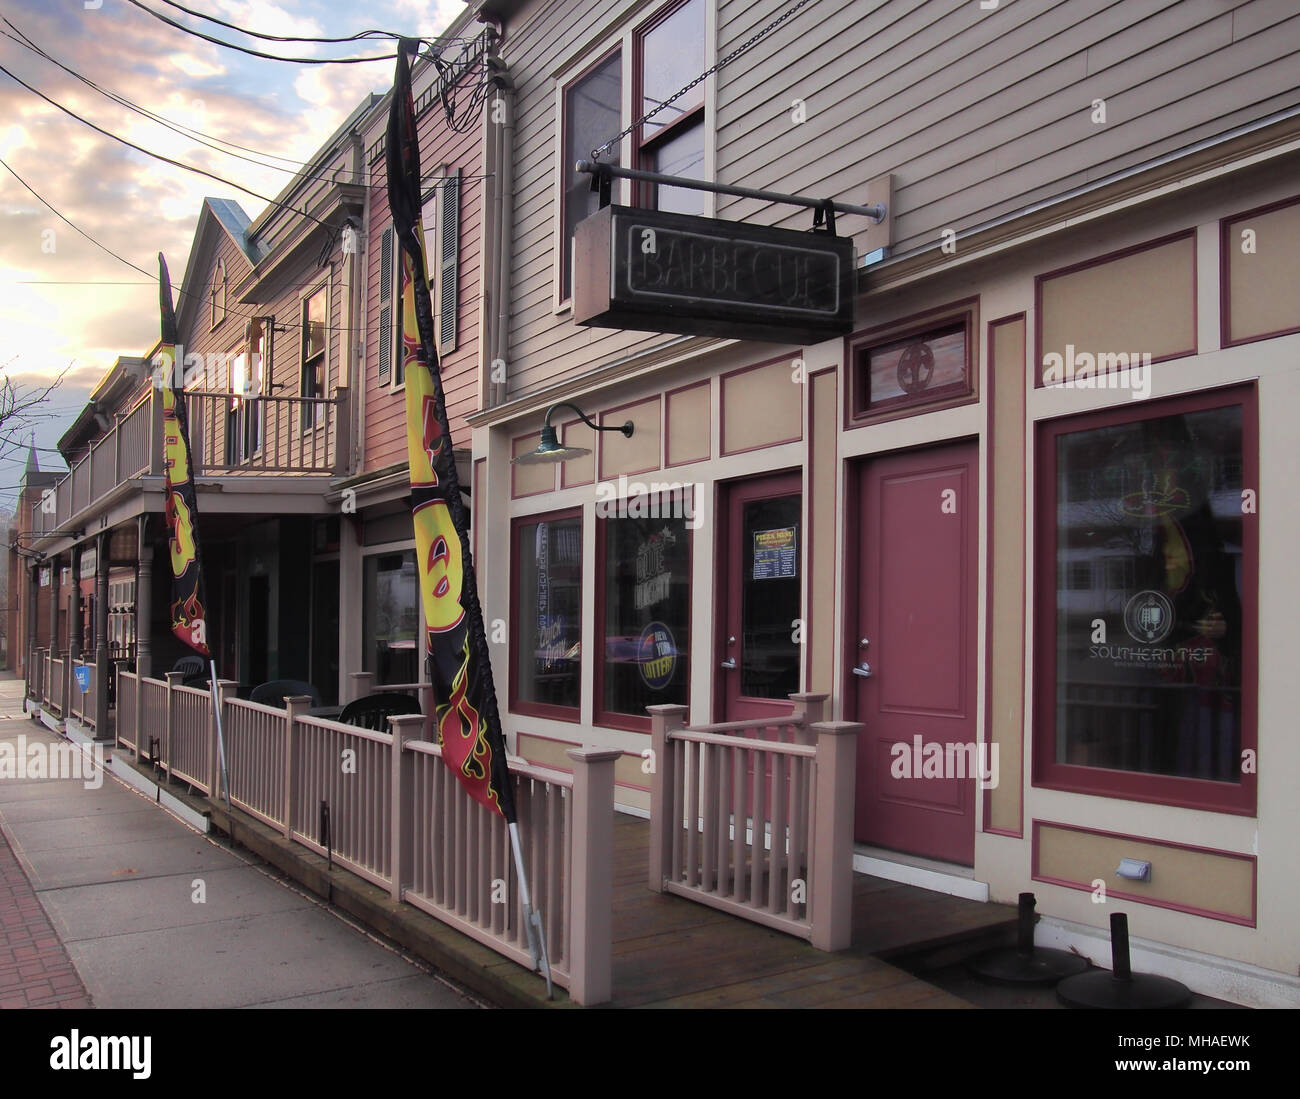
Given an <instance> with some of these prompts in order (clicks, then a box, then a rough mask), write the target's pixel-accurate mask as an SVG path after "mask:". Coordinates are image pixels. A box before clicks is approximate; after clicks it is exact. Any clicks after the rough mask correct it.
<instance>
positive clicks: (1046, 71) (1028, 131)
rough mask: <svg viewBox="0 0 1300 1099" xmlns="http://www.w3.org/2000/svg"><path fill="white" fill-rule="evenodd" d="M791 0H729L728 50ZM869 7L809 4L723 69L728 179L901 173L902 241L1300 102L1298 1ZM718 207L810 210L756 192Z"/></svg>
mask: <svg viewBox="0 0 1300 1099" xmlns="http://www.w3.org/2000/svg"><path fill="white" fill-rule="evenodd" d="M778 7H779V5H771V6H769V5H766V4H764V5H748V4H736V3H729V4H724V5H723V7H722V10H721V13H720V16H719V26H720V32H719V39H720V40H719V51H720V52H725V51H726V50H727V49H728V48H731V47H732V46H733V45H734V44H735V43H736V42H737V41H738V40H740V39H741V38H742V37H743V35H744V33H746V32H748V31H749V29H750V28H752V27H753V26H754V25H755V23H756V22H757V21H758V20H756V18H755V17H756V16H759V17H760V18H762V17H767V16H769V15H771V14H773V13H774V12H775V11H776V10H777V8H778ZM850 9H852V11H850ZM870 10H871V9H870V8H869V6H867V5H858V4H851V5H848V6H847V7H846V8H845V9H841V10H840V11H837V12H832V13H827V17H826V18H825V19H823V20H822V21H820V22H819V23H814V22H808V23H800V20H801V19H802V15H801V16H797V17H795V19H794V20H792V21H791V23H790V24H788V26H790V27H791V28H792V30H793V29H795V24H799V26H798V28H797V29H798V30H799V32H800V33H799V34H798V35H795V34H793V33H791V34H789V35H786V36H785V37H784V38H783V39H782V38H780V37H779V36H780V35H781V31H779V30H778V31H777V32H775V33H774V35H773V36H772V37H771V38H770V39H769V40H768V41H766V42H763V43H760V44H759V45H758V46H757V47H755V49H754V50H752V51H751V53H750V54H749V55H748V57H749V61H748V63H747V64H745V65H737V66H735V67H734V68H729V69H727V70H725V71H724V72H723V74H721V77H720V81H719V90H718V117H717V123H718V165H719V166H718V176H719V178H720V179H721V180H723V181H726V182H742V183H746V184H748V185H751V186H754V185H757V186H763V187H770V188H772V189H776V190H784V191H795V192H804V193H811V194H818V195H820V194H826V195H832V196H848V195H851V194H852V193H853V192H854V191H855V190H860V189H861V187H862V185H863V184H865V182H866V181H867V180H868V179H870V178H871V177H873V176H874V175H878V174H882V173H884V172H894V173H895V176H896V179H895V218H896V223H895V225H896V232H895V238H896V246H895V247H896V250H898V251H906V250H908V249H909V248H911V247H915V246H917V245H920V244H924V243H926V242H927V241H930V240H933V239H937V238H938V236H939V231H940V230H941V229H943V228H955V229H958V230H960V229H962V228H964V227H968V226H971V225H974V224H977V223H979V222H981V221H984V220H987V219H989V218H991V217H995V216H998V215H1000V214H1003V213H1007V212H1010V211H1013V210H1015V209H1017V208H1019V207H1022V206H1024V205H1027V204H1029V203H1031V202H1033V201H1037V200H1039V199H1042V198H1046V197H1049V196H1051V195H1053V194H1056V193H1059V192H1060V191H1062V190H1065V189H1067V188H1069V187H1070V186H1074V185H1078V184H1081V183H1084V182H1087V181H1089V180H1091V179H1096V178H1099V177H1101V176H1104V175H1107V174H1109V173H1111V172H1113V171H1116V170H1119V169H1121V168H1124V167H1128V166H1130V165H1132V164H1135V163H1139V162H1141V161H1143V160H1146V159H1149V158H1151V157H1153V156H1156V155H1159V154H1160V153H1162V152H1167V151H1170V150H1172V149H1175V148H1177V147H1179V146H1181V145H1186V144H1188V143H1190V142H1192V141H1195V140H1197V139H1199V138H1201V137H1206V136H1210V135H1211V134H1213V133H1216V132H1221V131H1222V130H1223V129H1225V128H1226V127H1227V126H1228V125H1231V120H1245V119H1246V118H1249V117H1258V116H1260V115H1261V114H1263V113H1265V111H1264V110H1263V109H1261V106H1262V105H1267V107H1268V108H1270V109H1271V108H1273V107H1277V106H1284V105H1290V104H1294V103H1295V102H1296V101H1298V100H1300V93H1296V92H1295V91H1294V87H1293V85H1294V79H1293V76H1292V75H1291V74H1292V73H1293V71H1294V63H1295V54H1296V52H1297V49H1298V48H1300V16H1296V15H1293V19H1291V20H1288V21H1287V23H1288V24H1289V25H1287V26H1284V27H1282V28H1279V27H1277V23H1278V21H1279V20H1280V19H1282V18H1283V17H1284V15H1286V14H1293V13H1286V12H1284V11H1283V10H1282V6H1281V5H1279V4H1276V3H1263V2H1261V3H1248V4H1246V6H1245V8H1242V7H1240V6H1238V7H1237V8H1230V7H1228V6H1227V5H1225V4H1223V3H1222V2H1218V0H1186V2H1183V3H1170V2H1169V0H1125V2H1123V3H1113V4H1107V5H1106V6H1105V7H1104V8H1103V9H1102V10H1100V11H1097V10H1096V6H1095V5H1080V4H1060V3H1051V2H1049V0H1017V3H1015V4H1011V5H1007V6H1006V8H1005V10H1003V11H999V12H997V13H993V14H985V13H981V12H980V11H979V9H978V6H977V5H972V4H961V5H953V4H947V3H935V2H933V0H932V2H928V3H922V4H908V5H898V4H890V5H888V8H887V9H886V10H882V11H878V12H873V13H872V14H871V15H870V18H865V17H863V15H864V12H869V11H870ZM1246 11H1249V12H1250V16H1249V18H1243V15H1244V13H1245V12H1246ZM733 12H735V13H736V14H735V15H734V18H733ZM854 13H856V14H857V16H858V18H856V19H855V18H853V14H854ZM936 15H937V16H938V17H937V18H936ZM733 23H734V24H735V27H733ZM736 28H739V31H738V30H737V29H736ZM1264 28H1272V29H1269V30H1268V32H1267V33H1260V31H1262V30H1263V29H1264ZM795 96H798V97H799V98H801V99H803V100H804V101H805V103H806V105H807V110H808V121H807V122H805V123H804V124H802V125H793V124H792V123H791V120H790V109H791V104H792V101H793V99H794V97H795ZM1097 97H1103V98H1105V99H1106V102H1107V114H1108V122H1107V123H1106V124H1105V125H1101V126H1099V125H1096V124H1094V123H1092V122H1091V120H1090V117H1089V116H1090V109H1091V102H1092V100H1093V99H1094V98H1097ZM791 166H794V167H795V170H793V171H792V170H791ZM718 209H719V214H720V216H724V217H728V218H735V219H738V220H739V219H753V220H759V221H764V222H769V223H774V224H786V225H795V226H797V225H798V224H801V223H802V222H803V221H805V220H806V219H807V215H806V213H803V212H801V211H798V210H787V209H785V208H772V207H767V206H766V205H765V204H763V203H760V202H757V201H754V200H747V199H746V200H720V202H719V207H718ZM846 228H849V229H850V230H851V229H852V228H854V226H853V225H852V224H850V225H848V226H846Z"/></svg>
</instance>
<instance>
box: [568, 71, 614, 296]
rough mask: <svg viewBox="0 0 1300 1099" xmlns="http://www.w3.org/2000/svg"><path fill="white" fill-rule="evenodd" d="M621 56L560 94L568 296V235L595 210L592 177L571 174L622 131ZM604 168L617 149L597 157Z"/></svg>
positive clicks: (596, 201) (570, 270) (570, 237)
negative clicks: (598, 148) (562, 97)
mask: <svg viewBox="0 0 1300 1099" xmlns="http://www.w3.org/2000/svg"><path fill="white" fill-rule="evenodd" d="M622 102H623V52H622V50H615V51H614V52H613V53H612V54H610V55H609V57H607V58H605V59H604V60H603V61H601V62H600V63H599V64H597V65H596V66H595V67H594V68H593V69H592V70H591V71H590V72H588V73H586V74H585V75H584V76H582V77H579V78H578V79H577V80H575V81H574V82H573V83H572V84H570V85H569V87H568V88H566V89H565V92H564V180H565V184H564V240H563V241H562V250H561V254H560V280H561V282H560V285H561V291H560V295H561V297H562V298H568V297H570V296H571V295H572V293H573V234H574V232H575V231H576V230H577V228H578V223H579V222H581V221H582V220H584V219H585V218H587V217H590V216H591V215H592V214H594V213H595V212H596V211H597V210H598V209H599V208H600V201H599V199H598V198H597V196H596V193H595V192H594V191H592V189H591V177H590V176H588V175H586V174H584V173H582V172H579V171H576V170H575V169H574V165H575V164H577V162H578V161H579V160H590V159H591V151H592V149H594V148H596V146H598V145H602V144H604V143H605V142H606V141H608V140H609V139H610V138H612V137H614V136H615V135H616V134H617V133H618V132H619V130H621V129H622V128H623V127H622V116H621V115H620V113H619V104H620V103H622ZM601 159H602V160H604V162H605V163H606V164H617V163H618V146H617V145H615V146H614V147H613V148H612V149H610V150H609V151H608V152H606V153H604V154H603V155H602V158H601Z"/></svg>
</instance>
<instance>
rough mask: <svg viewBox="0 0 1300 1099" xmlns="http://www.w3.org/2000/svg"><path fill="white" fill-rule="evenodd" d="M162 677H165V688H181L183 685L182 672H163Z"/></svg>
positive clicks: (183, 677) (183, 676)
mask: <svg viewBox="0 0 1300 1099" xmlns="http://www.w3.org/2000/svg"><path fill="white" fill-rule="evenodd" d="M163 675H165V676H166V677H167V686H169V687H183V686H184V685H185V673H184V672H164V673H163Z"/></svg>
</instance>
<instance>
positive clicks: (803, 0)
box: [591, 0, 812, 161]
mask: <svg viewBox="0 0 1300 1099" xmlns="http://www.w3.org/2000/svg"><path fill="white" fill-rule="evenodd" d="M811 2H812V0H799V2H798V3H797V4H795V5H794V7H792V8H788V9H787V10H786V11H785V12H784V13H782V14H781V15H779V16H777V17H776V18H775V19H773V20H772V22H770V23H769V24H768V25H767V26H766V27H764V28H763V29H762V30H761V31H759V32H758V33H757V34H756V35H754V36H753V37H752V38H750V39H749V41H748V42H745V43H743V44H742V45H740V46H737V47H736V48H735V49H734V50H732V51H731V52H730V53H729V54H727V56H726V57H724V58H723V59H722V60H721V61H719V62H717V64H715V65H714V66H713V67H712V68H710V69H705V70H704V72H702V73H700V75H699V76H697V77H696V78H695V79H694V80H692V81H691V82H690V83H689V84H687V85H686V87H684V88H682V89H681V91H678V92H674V93H673V94H672V95H670V96H669V97H668V98H667V99H665V100H664V101H663V102H662V103H660V104H659V106H657V107H656V108H655V109H654V110H652V111H649V112H647V113H646V114H643V115H642V116H641V117H640V118H638V119H637V120H636V121H635V122H633V123H632V125H631V126H629V127H628V128H627V129H626V130H624V131H623V132H622V133H621V134H619V135H618V137H612V138H610V139H609V140H608V141H606V142H605V144H604V145H600V146H597V147H596V148H595V149H592V150H591V159H592V160H593V161H597V160H599V159H600V154H601V153H604V152H608V151H609V149H610V148H612V147H613V146H615V145H618V144H621V143H622V141H623V139H624V138H625V137H627V136H628V134H630V133H632V132H634V131H635V130H636V129H638V128H639V127H640V126H641V125H642V123H645V122H648V121H649V120H650V119H652V118H654V116H655V115H657V114H658V113H659V112H660V111H662V110H663V109H664V108H665V107H667V106H669V105H670V104H672V103H675V102H676V101H677V100H679V99H681V97H682V96H684V95H685V94H686V93H687V92H689V91H690V90H691V89H692V88H693V87H695V85H697V84H699V83H701V82H703V81H705V80H707V79H708V78H709V77H710V76H712V75H713V74H714V73H716V72H717V71H718V70H720V69H722V68H723V67H725V66H727V65H729V64H731V62H733V61H734V60H735V59H736V58H737V57H739V56H740V55H741V54H742V53H744V52H745V51H746V50H747V49H749V48H750V47H751V46H753V45H754V44H755V43H757V42H758V41H760V40H761V39H763V38H765V37H767V35H768V34H769V33H771V32H772V31H774V30H775V29H776V28H777V27H779V26H780V25H781V24H782V23H784V22H785V21H786V20H787V19H789V18H790V17H791V16H792V15H795V14H797V13H798V12H799V10H800V9H801V8H804V7H806V6H807V5H808V4H810V3H811Z"/></svg>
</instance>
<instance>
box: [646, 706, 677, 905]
mask: <svg viewBox="0 0 1300 1099" xmlns="http://www.w3.org/2000/svg"><path fill="white" fill-rule="evenodd" d="M646 710H647V712H649V714H650V881H649V885H650V888H651V890H653V891H654V892H655V893H662V892H663V891H664V880H665V879H666V878H667V877H668V876H669V875H670V873H671V872H673V870H674V868H673V866H672V860H673V829H674V828H681V826H682V822H681V821H680V820H676V821H675V820H673V819H672V818H673V815H674V814H673V796H674V794H673V791H675V790H676V789H677V784H678V782H679V781H680V779H679V777H678V775H677V766H676V756H675V755H674V753H673V747H672V745H671V744H670V743H669V741H668V737H669V735H670V734H671V733H673V732H675V731H676V730H678V729H680V728H682V726H683V725H685V723H686V713H687V710H686V707H685V706H647V707H646Z"/></svg>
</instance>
